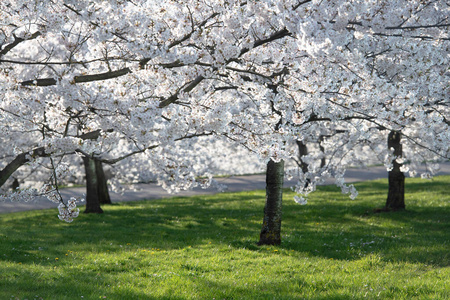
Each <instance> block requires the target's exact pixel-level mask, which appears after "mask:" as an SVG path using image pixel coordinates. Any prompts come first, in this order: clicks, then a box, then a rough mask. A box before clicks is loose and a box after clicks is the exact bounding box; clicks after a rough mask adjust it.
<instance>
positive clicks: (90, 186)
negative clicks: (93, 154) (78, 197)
mask: <svg viewBox="0 0 450 300" xmlns="http://www.w3.org/2000/svg"><path fill="white" fill-rule="evenodd" d="M83 163H84V169H85V171H86V210H85V211H84V213H99V214H100V213H103V210H102V208H101V207H100V200H99V197H98V181H97V172H96V166H95V160H93V159H92V158H89V157H83Z"/></svg>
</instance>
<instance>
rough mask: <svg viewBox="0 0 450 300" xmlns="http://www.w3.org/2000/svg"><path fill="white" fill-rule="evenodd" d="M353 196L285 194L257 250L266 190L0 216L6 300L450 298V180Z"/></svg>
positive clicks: (332, 191)
mask: <svg viewBox="0 0 450 300" xmlns="http://www.w3.org/2000/svg"><path fill="white" fill-rule="evenodd" d="M357 188H358V190H359V192H360V194H359V196H358V198H357V199H356V200H350V199H349V198H348V197H347V196H345V195H342V194H341V193H340V192H339V190H338V189H337V188H335V187H332V186H326V187H320V188H319V190H318V191H317V192H315V193H313V194H312V195H311V197H310V198H309V204H308V205H306V206H299V205H297V204H295V203H294V201H293V200H292V196H293V194H292V193H290V192H289V191H287V192H286V194H285V201H284V215H283V241H282V245H281V246H279V247H266V246H265V247H258V246H256V242H257V241H258V238H259V230H260V229H261V223H262V212H263V206H264V192H263V191H255V192H242V193H224V194H220V195H216V196H201V197H190V198H172V199H164V200H152V201H140V202H133V203H117V204H113V205H110V206H105V207H104V210H105V213H104V214H102V215H92V214H89V215H84V214H83V215H80V217H79V218H78V219H76V220H75V221H74V222H73V223H71V224H66V223H63V222H61V221H59V220H58V218H57V213H56V210H43V211H31V212H22V213H12V214H1V215H0V299H30V300H31V299H363V298H364V299H450V176H440V177H435V178H434V179H432V180H421V179H408V180H407V184H406V189H407V195H406V201H407V210H406V211H404V212H395V213H381V214H377V213H373V209H374V208H379V207H382V206H383V205H384V202H385V199H386V195H387V181H386V180H378V181H370V182H365V183H360V184H357Z"/></svg>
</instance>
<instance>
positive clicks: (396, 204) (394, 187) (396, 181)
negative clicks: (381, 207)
mask: <svg viewBox="0 0 450 300" xmlns="http://www.w3.org/2000/svg"><path fill="white" fill-rule="evenodd" d="M401 137H402V134H401V132H400V131H394V130H392V131H391V132H390V133H389V136H388V141H387V142H388V148H389V149H391V148H394V155H395V157H401V156H402V144H401V143H400V140H401ZM393 165H394V166H393V168H392V170H391V171H389V191H388V197H387V200H386V206H385V210H387V211H390V210H402V209H405V174H403V172H402V171H400V167H401V166H402V164H399V163H398V162H397V161H396V160H395V159H394V161H393Z"/></svg>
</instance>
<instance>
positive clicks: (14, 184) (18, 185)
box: [11, 178, 20, 192]
mask: <svg viewBox="0 0 450 300" xmlns="http://www.w3.org/2000/svg"><path fill="white" fill-rule="evenodd" d="M19 187H20V183H19V180H18V179H17V178H14V180H13V182H12V184H11V189H12V190H13V192H15V191H17V189H18V188H19Z"/></svg>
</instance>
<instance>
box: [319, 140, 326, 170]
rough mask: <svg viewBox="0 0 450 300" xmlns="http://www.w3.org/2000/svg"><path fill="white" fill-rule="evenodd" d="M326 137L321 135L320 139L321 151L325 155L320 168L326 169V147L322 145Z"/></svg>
mask: <svg viewBox="0 0 450 300" xmlns="http://www.w3.org/2000/svg"><path fill="white" fill-rule="evenodd" d="M324 138H325V136H323V135H321V136H320V137H319V149H320V151H321V152H322V153H323V157H322V158H321V159H320V167H321V168H323V167H325V164H326V161H325V147H324V146H323V145H322V142H323V139H324Z"/></svg>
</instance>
